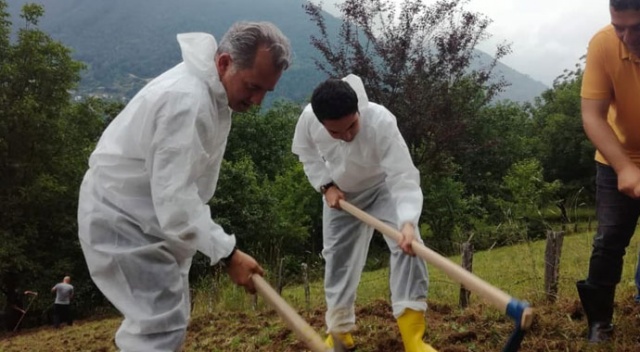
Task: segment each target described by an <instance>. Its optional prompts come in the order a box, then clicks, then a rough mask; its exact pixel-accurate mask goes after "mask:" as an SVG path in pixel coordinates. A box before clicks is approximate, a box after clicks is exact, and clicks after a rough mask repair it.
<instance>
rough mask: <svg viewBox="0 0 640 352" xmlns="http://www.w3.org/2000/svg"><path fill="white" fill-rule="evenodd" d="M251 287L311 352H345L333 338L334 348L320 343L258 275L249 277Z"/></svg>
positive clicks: (309, 327) (320, 340)
mask: <svg viewBox="0 0 640 352" xmlns="http://www.w3.org/2000/svg"><path fill="white" fill-rule="evenodd" d="M251 280H252V281H253V285H254V286H255V287H256V291H258V294H260V296H262V298H264V300H265V301H267V303H269V304H270V305H271V306H272V307H273V309H275V310H276V312H277V313H278V315H279V316H280V318H282V320H284V322H285V323H286V324H287V326H288V327H289V329H291V330H293V332H294V333H295V334H296V336H297V337H298V339H299V340H300V341H302V342H304V344H305V345H307V347H308V348H309V349H310V350H311V351H313V352H347V349H346V348H345V347H344V345H342V342H341V341H340V339H338V338H337V337H336V336H334V338H333V341H334V344H335V345H334V347H333V348H329V347H327V345H326V344H325V343H324V341H322V338H320V335H318V333H316V331H315V330H313V328H312V327H311V326H310V325H309V324H308V323H307V322H306V321H305V320H304V319H302V317H301V316H300V315H299V314H298V313H297V312H296V311H295V310H294V309H293V308H291V306H290V305H289V304H287V302H286V301H285V300H284V299H283V298H282V297H280V295H278V293H277V292H276V291H275V290H274V289H273V287H271V285H269V284H268V283H267V282H266V281H265V280H264V279H263V278H262V276H260V275H251Z"/></svg>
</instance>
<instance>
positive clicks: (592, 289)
mask: <svg viewBox="0 0 640 352" xmlns="http://www.w3.org/2000/svg"><path fill="white" fill-rule="evenodd" d="M576 288H577V289H578V295H579V296H580V301H581V302H582V308H584V312H585V314H586V315H587V323H588V324H589V333H588V336H587V339H588V340H589V342H591V343H598V342H602V341H608V340H611V339H612V338H613V324H611V320H612V319H613V299H614V296H615V293H616V287H615V286H595V285H592V284H589V283H587V282H586V281H584V280H581V281H578V282H577V283H576Z"/></svg>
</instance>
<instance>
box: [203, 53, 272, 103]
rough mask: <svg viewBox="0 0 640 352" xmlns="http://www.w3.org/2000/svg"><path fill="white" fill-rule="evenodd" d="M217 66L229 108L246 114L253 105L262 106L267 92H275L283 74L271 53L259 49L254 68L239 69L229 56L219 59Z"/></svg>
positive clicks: (224, 55)
mask: <svg viewBox="0 0 640 352" xmlns="http://www.w3.org/2000/svg"><path fill="white" fill-rule="evenodd" d="M216 66H217V68H218V73H219V74H220V81H221V82H222V85H223V86H224V89H225V91H226V92H227V98H228V100H229V107H230V108H231V109H233V110H234V111H237V112H244V111H247V110H249V109H250V108H251V106H253V105H260V104H261V103H262V99H264V96H265V95H266V94H267V92H270V91H273V89H274V88H275V86H276V83H278V80H279V79H280V75H281V74H282V71H281V70H278V69H276V68H275V67H274V65H273V60H272V58H271V53H270V52H269V51H268V50H266V49H264V48H259V49H258V52H257V53H256V58H255V61H254V63H253V67H250V68H246V69H240V70H239V69H237V67H236V66H235V65H234V64H233V59H232V58H231V56H230V55H229V54H226V53H225V54H221V55H219V56H218V57H217V60H216Z"/></svg>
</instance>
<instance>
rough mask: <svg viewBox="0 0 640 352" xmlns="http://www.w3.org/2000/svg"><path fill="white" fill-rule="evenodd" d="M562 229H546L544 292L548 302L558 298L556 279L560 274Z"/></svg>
mask: <svg viewBox="0 0 640 352" xmlns="http://www.w3.org/2000/svg"><path fill="white" fill-rule="evenodd" d="M563 241H564V231H559V232H556V231H551V230H550V231H547V246H546V249H545V253H544V263H545V265H544V292H545V293H546V295H547V300H548V301H549V302H555V301H556V299H557V298H558V281H559V276H560V256H561V255H562V242H563Z"/></svg>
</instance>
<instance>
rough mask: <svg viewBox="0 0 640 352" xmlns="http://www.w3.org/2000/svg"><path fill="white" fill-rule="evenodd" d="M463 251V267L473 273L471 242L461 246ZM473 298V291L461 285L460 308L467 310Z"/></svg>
mask: <svg viewBox="0 0 640 352" xmlns="http://www.w3.org/2000/svg"><path fill="white" fill-rule="evenodd" d="M461 249H462V267H463V268H465V269H467V270H468V271H469V272H473V245H472V244H471V242H469V241H467V242H464V243H463V244H462V246H461ZM470 298H471V291H469V290H467V289H466V288H464V286H462V285H460V301H459V305H460V308H466V307H468V306H469V300H470Z"/></svg>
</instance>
